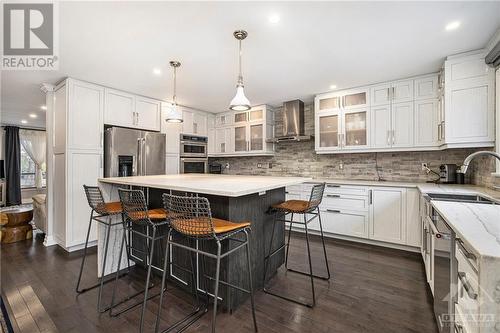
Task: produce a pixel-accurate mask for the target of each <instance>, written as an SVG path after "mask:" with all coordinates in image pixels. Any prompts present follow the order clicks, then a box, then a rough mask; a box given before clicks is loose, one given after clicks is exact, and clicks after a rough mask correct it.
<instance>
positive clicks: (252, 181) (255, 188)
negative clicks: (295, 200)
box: [98, 174, 311, 310]
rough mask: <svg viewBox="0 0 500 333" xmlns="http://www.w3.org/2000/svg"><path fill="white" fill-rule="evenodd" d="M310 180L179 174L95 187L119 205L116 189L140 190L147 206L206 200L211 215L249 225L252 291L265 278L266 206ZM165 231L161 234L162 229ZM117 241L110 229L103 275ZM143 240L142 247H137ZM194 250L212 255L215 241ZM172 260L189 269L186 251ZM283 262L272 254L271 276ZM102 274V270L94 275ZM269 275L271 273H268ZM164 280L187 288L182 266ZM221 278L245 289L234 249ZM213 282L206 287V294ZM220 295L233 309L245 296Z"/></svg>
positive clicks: (138, 259)
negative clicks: (170, 199) (167, 197)
mask: <svg viewBox="0 0 500 333" xmlns="http://www.w3.org/2000/svg"><path fill="white" fill-rule="evenodd" d="M309 180H311V179H310V178H302V177H267V176H234V175H213V174H182V175H160V176H136V177H115V178H101V179H99V182H100V187H101V188H102V191H103V195H104V197H105V199H106V200H107V201H118V200H119V198H118V188H140V189H143V190H144V193H145V196H146V200H147V202H148V206H149V208H158V207H162V205H163V204H162V194H163V193H173V194H177V195H198V196H203V197H206V198H208V200H209V201H210V206H211V210H212V216H213V217H217V218H222V219H226V220H230V221H233V222H243V221H248V222H250V223H251V229H252V231H251V234H250V238H251V257H252V269H253V281H254V287H255V289H260V288H262V286H263V275H264V253H266V252H265V250H268V248H269V241H270V237H271V231H272V221H273V215H272V214H269V212H268V210H269V207H270V206H271V205H273V204H276V203H279V202H282V201H284V200H285V187H286V186H289V185H295V184H300V183H303V182H305V181H309ZM99 227H100V229H99V231H98V265H99V267H101V266H100V262H101V260H102V253H104V251H103V250H104V235H105V227H104V226H99ZM163 232H166V230H163ZM275 232H276V235H275V246H276V247H278V244H277V242H276V239H280V240H281V243H283V242H284V236H285V233H284V225H283V224H281V225H279V226H277V228H276V231H275ZM121 237H122V229H121V227H115V228H114V229H113V230H112V232H111V237H110V246H109V253H110V254H109V253H108V262H109V263H110V264H109V265H108V266H109V268H107V269H106V272H105V274H109V273H111V272H113V271H115V270H116V267H117V262H118V260H117V259H118V258H117V256H118V252H119V244H120V239H121ZM132 242H133V243H134V245H135V246H141V245H143V244H144V242H145V241H144V240H139V239H132ZM141 242H142V244H141ZM232 242H233V241H229V240H228V241H225V242H224V244H223V246H224V247H226V248H227V247H233V246H234V245H235V244H232ZM196 246H199V247H200V248H203V249H204V250H208V251H213V250H214V249H215V244H214V242H204V241H198V242H197V244H196ZM163 249H164V247H163V246H161V244H158V247H157V248H156V247H155V253H158V254H159V255H158V256H156V255H155V258H154V259H153V267H162V264H161V262H162V260H163V256H164V250H163ZM132 259H133V260H134V261H135V263H137V264H141V263H142V262H144V260H145V258H144V256H143V255H140V254H139V253H138V252H137V253H134V252H132ZM172 260H173V262H174V263H175V264H176V265H179V266H180V267H183V268H188V267H189V252H188V251H186V250H183V249H179V248H175V249H174V250H173V252H172ZM205 260H206V262H205V263H206V271H207V273H208V274H209V275H212V276H213V271H214V268H215V267H214V266H215V263H214V262H212V259H209V258H206V259H205ZM283 262H284V253H282V254H281V255H276V256H274V257H273V259H272V261H271V262H270V266H269V269H270V272H275V271H276V270H277V269H278V267H279V266H281V265H282V264H283ZM125 265H126V259H125V260H124V261H122V264H121V267H125ZM195 265H196V269H197V267H198V266H199V265H201V257H197V258H196V261H195ZM99 274H101V272H99ZM268 276H270V274H268ZM169 278H170V279H171V280H173V281H176V282H178V284H179V285H180V286H182V287H184V288H186V290H191V289H190V288H191V281H190V278H189V274H188V273H186V271H185V270H182V269H181V268H176V267H172V268H171V269H170V272H169ZM221 279H222V280H224V281H227V282H229V283H232V284H236V285H240V286H242V287H245V288H246V287H247V286H248V281H247V274H246V257H245V251H237V252H235V253H233V254H231V255H230V256H228V257H226V258H224V259H223V260H222V262H221ZM196 284H197V288H198V289H199V290H202V287H203V282H202V281H201V280H200V279H199V277H198V281H196ZM212 284H213V283H210V284H209V287H208V288H207V289H208V291H209V292H210V291H211V290H212V286H211V285H212ZM219 295H220V297H221V299H222V305H223V306H224V307H225V308H226V309H228V310H232V309H234V308H236V307H237V306H238V305H239V304H241V303H242V302H243V301H244V300H245V299H246V297H247V295H246V294H244V293H242V292H239V291H236V290H232V289H229V288H225V287H224V286H223V285H221V286H220V292H219Z"/></svg>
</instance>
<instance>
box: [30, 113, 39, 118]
mask: <svg viewBox="0 0 500 333" xmlns="http://www.w3.org/2000/svg"><path fill="white" fill-rule="evenodd" d="M30 118H38V116H37V115H36V114H34V113H30Z"/></svg>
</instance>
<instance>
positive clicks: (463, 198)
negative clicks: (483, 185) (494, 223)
mask: <svg viewBox="0 0 500 333" xmlns="http://www.w3.org/2000/svg"><path fill="white" fill-rule="evenodd" d="M426 195H427V196H428V197H429V198H430V199H431V200H438V201H455V202H470V203H482V204H490V205H499V204H500V202H498V201H496V200H492V199H490V198H487V197H483V196H481V195H477V194H447V193H427V194H426Z"/></svg>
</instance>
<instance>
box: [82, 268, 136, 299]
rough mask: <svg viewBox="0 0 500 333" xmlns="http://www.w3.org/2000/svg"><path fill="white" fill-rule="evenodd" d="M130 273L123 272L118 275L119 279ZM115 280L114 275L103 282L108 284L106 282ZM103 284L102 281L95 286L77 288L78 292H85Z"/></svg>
mask: <svg viewBox="0 0 500 333" xmlns="http://www.w3.org/2000/svg"><path fill="white" fill-rule="evenodd" d="M127 274H128V273H122V274H120V275H119V276H118V278H119V279H121V278H122V277H124V276H125V275H127ZM114 280H115V278H114V277H112V278H110V279H108V280H106V281H104V282H103V284H106V283H109V282H113V281H114ZM100 286H101V282H97V283H96V284H94V285H93V286H90V287H87V288H83V289H80V290H78V289H77V290H76V292H77V294H83V293H86V292H87V291H89V290H92V289H95V288H98V287H100Z"/></svg>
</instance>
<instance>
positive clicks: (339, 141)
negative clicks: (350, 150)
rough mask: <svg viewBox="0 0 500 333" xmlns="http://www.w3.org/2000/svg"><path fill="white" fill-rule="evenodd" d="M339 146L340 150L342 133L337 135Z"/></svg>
mask: <svg viewBox="0 0 500 333" xmlns="http://www.w3.org/2000/svg"><path fill="white" fill-rule="evenodd" d="M337 146H338V147H339V148H340V147H342V141H341V139H340V133H338V134H337Z"/></svg>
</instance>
